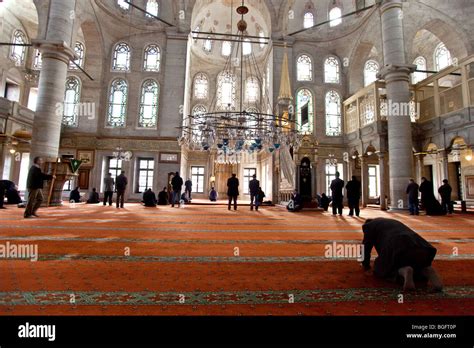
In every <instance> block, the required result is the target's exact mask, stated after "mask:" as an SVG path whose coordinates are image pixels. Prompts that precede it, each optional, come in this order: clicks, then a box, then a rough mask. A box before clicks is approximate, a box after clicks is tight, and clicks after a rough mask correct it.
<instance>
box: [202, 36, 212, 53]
mask: <svg viewBox="0 0 474 348" xmlns="http://www.w3.org/2000/svg"><path fill="white" fill-rule="evenodd" d="M202 49H203V50H204V51H206V52H211V51H212V39H211V37H210V36H208V37H207V39H206V40H204V43H203V44H202Z"/></svg>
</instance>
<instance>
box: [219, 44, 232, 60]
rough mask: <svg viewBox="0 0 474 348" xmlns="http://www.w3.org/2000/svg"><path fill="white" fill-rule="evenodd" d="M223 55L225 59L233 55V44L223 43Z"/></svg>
mask: <svg viewBox="0 0 474 348" xmlns="http://www.w3.org/2000/svg"><path fill="white" fill-rule="evenodd" d="M221 54H222V55H223V56H224V57H228V56H230V55H231V54H232V42H230V41H222V50H221Z"/></svg>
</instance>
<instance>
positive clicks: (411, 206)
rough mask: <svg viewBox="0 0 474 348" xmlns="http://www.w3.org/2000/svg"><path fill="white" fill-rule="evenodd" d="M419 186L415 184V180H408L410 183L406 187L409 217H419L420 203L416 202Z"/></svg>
mask: <svg viewBox="0 0 474 348" xmlns="http://www.w3.org/2000/svg"><path fill="white" fill-rule="evenodd" d="M419 189H420V186H418V184H417V183H416V182H415V180H413V179H410V183H409V184H408V186H407V195H408V210H409V211H410V215H420V207H419V204H420V202H419V201H418V192H419Z"/></svg>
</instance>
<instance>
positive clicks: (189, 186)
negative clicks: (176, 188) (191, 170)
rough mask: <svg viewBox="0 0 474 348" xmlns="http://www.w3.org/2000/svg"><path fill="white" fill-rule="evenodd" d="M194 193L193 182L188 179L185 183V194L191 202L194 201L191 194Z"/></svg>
mask: <svg viewBox="0 0 474 348" xmlns="http://www.w3.org/2000/svg"><path fill="white" fill-rule="evenodd" d="M192 191H193V182H192V181H191V179H189V178H188V180H186V182H185V183H184V194H185V195H187V196H188V199H189V200H192V197H191V192H192Z"/></svg>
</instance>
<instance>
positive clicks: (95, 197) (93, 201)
mask: <svg viewBox="0 0 474 348" xmlns="http://www.w3.org/2000/svg"><path fill="white" fill-rule="evenodd" d="M87 203H88V204H97V203H100V199H99V194H98V193H97V192H94V191H92V192H91V193H90V195H89V199H88V200H87Z"/></svg>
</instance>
